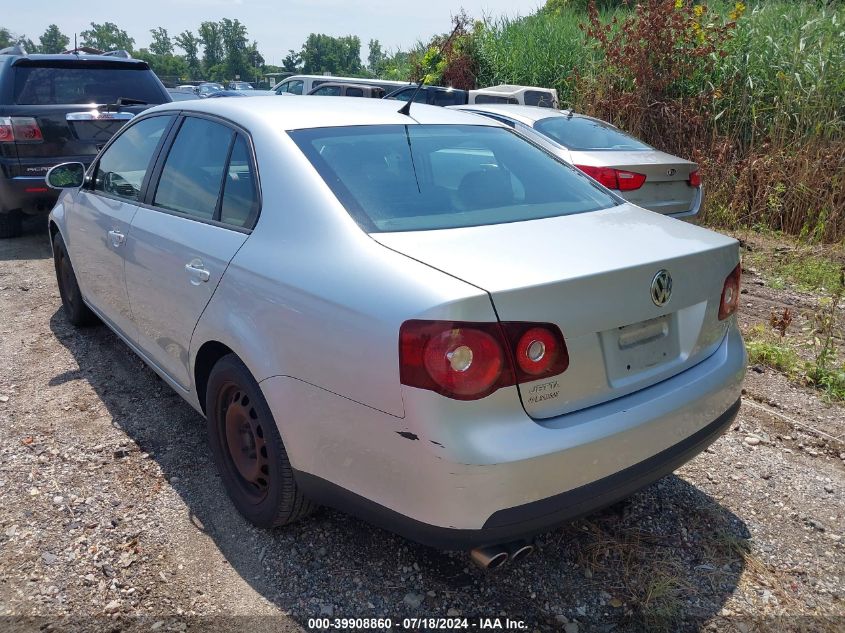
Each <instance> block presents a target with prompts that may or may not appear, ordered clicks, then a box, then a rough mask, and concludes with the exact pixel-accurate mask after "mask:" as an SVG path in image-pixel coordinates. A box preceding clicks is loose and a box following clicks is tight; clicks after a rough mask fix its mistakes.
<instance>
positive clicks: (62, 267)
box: [59, 253, 74, 308]
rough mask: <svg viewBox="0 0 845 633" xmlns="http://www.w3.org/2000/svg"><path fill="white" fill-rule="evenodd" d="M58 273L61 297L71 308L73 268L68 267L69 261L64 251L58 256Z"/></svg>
mask: <svg viewBox="0 0 845 633" xmlns="http://www.w3.org/2000/svg"><path fill="white" fill-rule="evenodd" d="M59 274H60V276H61V278H62V288H61V290H62V295H63V297H62V298H63V299H64V300H65V301H66V302H67V304H68V306H69V307H70V308H73V293H72V292H71V289H72V288H73V285H72V284H73V281H74V277H73V269H72V268H71V267H70V262H69V261H68V258H67V257H66V256H65V255H64V253H62V255H61V256H60V258H59Z"/></svg>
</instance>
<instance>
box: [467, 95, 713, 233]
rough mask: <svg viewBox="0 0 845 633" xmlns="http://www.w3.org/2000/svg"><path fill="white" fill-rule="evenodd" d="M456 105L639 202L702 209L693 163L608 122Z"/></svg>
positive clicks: (563, 113)
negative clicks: (654, 146) (509, 131)
mask: <svg viewBox="0 0 845 633" xmlns="http://www.w3.org/2000/svg"><path fill="white" fill-rule="evenodd" d="M454 107H455V108H456V109H460V110H468V111H470V112H475V113H476V114H480V115H483V116H486V117H488V118H491V119H495V120H497V121H499V122H501V123H504V124H505V125H507V126H509V127H511V128H513V129H515V130H516V131H517V132H519V133H520V134H523V135H525V136H526V137H527V138H529V139H531V140H532V141H534V142H535V143H539V144H540V145H542V146H543V147H544V148H546V149H547V150H549V151H550V152H552V153H553V154H555V155H556V156H559V157H560V158H562V159H563V160H565V161H566V162H568V163H569V164H570V165H575V166H576V167H578V169H580V170H581V171H583V172H584V173H585V174H587V175H589V176H591V177H592V178H595V179H596V180H597V181H598V182H600V183H601V184H603V185H604V186H605V187H607V188H608V189H612V190H613V191H615V192H616V193H618V194H619V195H620V196H622V197H623V198H625V200H627V201H628V202H631V203H633V204H636V205H637V206H640V207H643V208H645V209H649V210H651V211H657V212H658V213H663V214H665V215H671V216H672V217H675V218H685V219H688V220H689V219H693V218H695V216H697V215H698V212H699V211H700V209H701V201H702V188H701V176H700V174H699V172H698V165H697V164H695V163H694V162H692V161H689V160H684V159H683V158H678V157H677V156H673V155H672V154H667V153H666V152H661V151H659V150H656V149H654V148H653V147H651V146H650V145H646V144H645V143H643V142H642V141H640V140H637V139H636V138H634V137H633V136H630V135H628V134H626V133H624V132H623V131H622V130H620V129H619V128H617V127H615V126H613V125H611V124H610V123H606V122H604V121H600V120H599V119H594V118H593V117H588V116H585V115H583V114H575V113H574V112H571V111H569V110H549V109H548V108H538V107H535V106H520V105H493V104H491V105H486V104H485V105H469V106H454Z"/></svg>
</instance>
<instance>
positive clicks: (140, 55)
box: [132, 48, 188, 83]
mask: <svg viewBox="0 0 845 633" xmlns="http://www.w3.org/2000/svg"><path fill="white" fill-rule="evenodd" d="M132 55H133V57H136V58H137V59H143V60H144V61H145V62H147V63H148V64H149V65H150V68H151V69H152V71H153V72H154V73H155V74H156V75H158V76H159V78H160V79H161V80H162V81H164V82H166V83H167V82H178V81H179V80H180V79H181V78H182V77H186V76H187V75H188V64H187V63H186V62H185V59H184V58H183V57H180V56H178V55H156V54H155V53H153V52H152V51H150V50H149V49H146V48H142V49H141V50H139V51H135V52H133V53H132Z"/></svg>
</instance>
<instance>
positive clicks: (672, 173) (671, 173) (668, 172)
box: [666, 168, 677, 176]
mask: <svg viewBox="0 0 845 633" xmlns="http://www.w3.org/2000/svg"><path fill="white" fill-rule="evenodd" d="M676 173H677V170H676V169H674V168H672V169H667V170H666V175H667V176H674V175H675V174H676Z"/></svg>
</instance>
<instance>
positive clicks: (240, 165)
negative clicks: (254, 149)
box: [220, 134, 258, 228]
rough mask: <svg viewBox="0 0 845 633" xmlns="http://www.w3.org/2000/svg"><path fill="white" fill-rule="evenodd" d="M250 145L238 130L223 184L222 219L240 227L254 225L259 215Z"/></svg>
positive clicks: (226, 222)
mask: <svg viewBox="0 0 845 633" xmlns="http://www.w3.org/2000/svg"><path fill="white" fill-rule="evenodd" d="M256 182H257V180H256V178H255V173H254V169H253V166H252V160H251V158H250V152H249V145H248V144H247V142H246V139H244V137H243V136H241V135H240V134H238V137H237V139H236V140H235V145H234V146H233V147H232V157H231V158H230V159H229V167H228V169H227V170H226V180H225V183H224V184H223V200H222V202H221V204H220V221H221V222H223V223H225V224H231V225H232V226H236V227H238V228H252V225H253V224H254V223H255V218H256V217H257V216H258V191H257V189H256Z"/></svg>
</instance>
